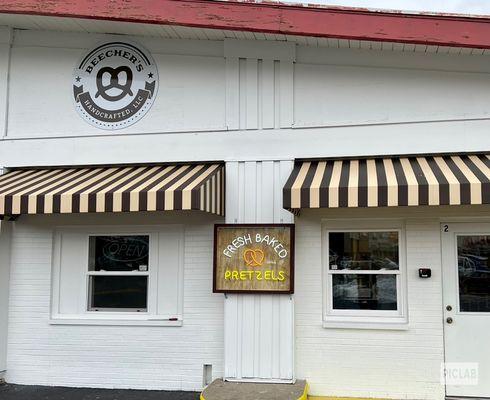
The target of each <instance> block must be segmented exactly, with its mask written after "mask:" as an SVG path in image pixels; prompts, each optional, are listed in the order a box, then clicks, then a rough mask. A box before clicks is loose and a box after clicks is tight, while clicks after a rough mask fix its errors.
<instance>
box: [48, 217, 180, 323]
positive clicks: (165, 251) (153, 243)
mask: <svg viewBox="0 0 490 400" xmlns="http://www.w3.org/2000/svg"><path fill="white" fill-rule="evenodd" d="M182 294H183V229H182V227H181V226H177V225H171V226H154V227H69V228H59V229H58V230H57V232H56V234H55V245H54V255H53V286H52V317H51V322H52V323H55V324H56V323H59V324H63V323H68V324H105V323H107V324H111V325H117V324H143V325H179V324H180V323H181V321H182V303H183V299H182Z"/></svg>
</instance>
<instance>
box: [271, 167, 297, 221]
mask: <svg viewBox="0 0 490 400" xmlns="http://www.w3.org/2000/svg"><path fill="white" fill-rule="evenodd" d="M277 164H278V170H277V173H278V176H277V178H275V179H274V185H275V187H274V193H276V198H275V199H274V213H275V216H274V220H275V221H276V222H282V223H285V224H290V223H293V222H294V216H293V214H291V213H290V212H289V211H287V210H285V209H284V208H283V207H282V188H283V187H284V185H285V183H286V181H287V180H288V178H289V175H290V174H291V171H292V170H293V167H294V161H292V160H291V161H289V160H283V161H280V162H278V163H277ZM277 164H276V165H277Z"/></svg>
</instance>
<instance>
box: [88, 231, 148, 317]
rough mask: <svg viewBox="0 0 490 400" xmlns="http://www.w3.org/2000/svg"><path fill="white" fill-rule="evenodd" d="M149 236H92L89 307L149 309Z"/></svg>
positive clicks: (141, 310) (103, 309)
mask: <svg viewBox="0 0 490 400" xmlns="http://www.w3.org/2000/svg"><path fill="white" fill-rule="evenodd" d="M149 252H150V236H149V235H94V236H89V257H88V271H87V275H88V310H89V311H136V312H146V311H147V310H148V283H149V282H148V281H149V265H148V264H149V260H150V257H149Z"/></svg>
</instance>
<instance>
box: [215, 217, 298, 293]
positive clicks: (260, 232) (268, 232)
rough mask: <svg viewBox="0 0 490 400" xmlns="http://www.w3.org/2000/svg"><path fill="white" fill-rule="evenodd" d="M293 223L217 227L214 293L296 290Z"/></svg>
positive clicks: (288, 291)
mask: <svg viewBox="0 0 490 400" xmlns="http://www.w3.org/2000/svg"><path fill="white" fill-rule="evenodd" d="M293 265H294V225H293V224H270V225H265V224H229V225H215V228H214V279H213V292H214V293H293V292H294V266H293Z"/></svg>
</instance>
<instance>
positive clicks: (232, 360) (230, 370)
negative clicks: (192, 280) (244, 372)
mask: <svg viewBox="0 0 490 400" xmlns="http://www.w3.org/2000/svg"><path fill="white" fill-rule="evenodd" d="M238 315H240V314H239V313H238V296H229V297H228V298H227V299H226V301H225V312H224V320H225V321H226V330H225V338H224V339H225V340H224V343H225V350H224V351H225V376H239V375H238V369H237V366H238V348H237V346H236V343H238V337H237V335H238Z"/></svg>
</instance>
